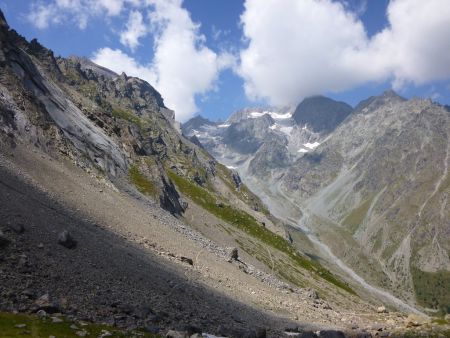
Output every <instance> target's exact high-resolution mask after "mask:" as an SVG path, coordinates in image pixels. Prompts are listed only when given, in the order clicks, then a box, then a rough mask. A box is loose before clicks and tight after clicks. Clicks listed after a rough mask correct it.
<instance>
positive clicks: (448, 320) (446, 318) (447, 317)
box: [444, 313, 450, 324]
mask: <svg viewBox="0 0 450 338" xmlns="http://www.w3.org/2000/svg"><path fill="white" fill-rule="evenodd" d="M444 319H445V320H446V321H447V322H448V323H449V324H450V313H448V314H446V315H445V317H444Z"/></svg>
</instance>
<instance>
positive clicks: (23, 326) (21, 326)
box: [14, 324, 27, 329]
mask: <svg viewBox="0 0 450 338" xmlns="http://www.w3.org/2000/svg"><path fill="white" fill-rule="evenodd" d="M14 327H15V328H18V329H23V328H25V327H27V324H16V325H14Z"/></svg>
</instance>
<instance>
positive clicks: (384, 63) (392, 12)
mask: <svg viewBox="0 0 450 338" xmlns="http://www.w3.org/2000/svg"><path fill="white" fill-rule="evenodd" d="M387 17H388V23H389V25H388V26H387V27H386V28H385V29H383V30H382V31H381V32H379V33H378V34H376V35H374V36H373V37H371V38H369V37H368V36H367V33H366V31H365V29H364V25H363V23H362V22H361V21H360V20H359V18H358V16H357V14H356V13H353V12H352V11H350V10H349V9H348V8H347V7H346V6H344V5H343V4H342V3H340V2H336V1H331V0H304V1H296V0H286V1H282V2H280V1H277V0H266V1H260V0H247V1H246V3H245V11H244V13H243V14H242V16H241V22H242V24H243V31H244V36H245V38H246V39H247V41H248V45H247V46H246V47H245V48H243V49H242V50H241V53H240V57H241V63H240V67H239V70H238V72H239V74H240V75H241V76H242V77H243V78H244V80H245V91H246V93H247V95H248V96H249V97H251V98H259V99H260V98H263V99H267V100H269V101H270V102H271V103H273V104H286V103H288V102H289V103H296V102H298V100H300V99H301V98H302V97H306V96H309V95H314V94H320V93H324V92H329V91H342V90H346V89H351V88H354V87H356V86H358V85H362V84H366V83H368V82H373V81H386V80H391V81H392V82H393V84H394V86H395V87H400V86H402V85H405V84H407V83H414V84H423V83H427V82H429V81H433V80H442V79H448V78H450V68H449V67H448V65H449V64H450V40H449V39H448V32H449V31H450V6H449V5H448V1H446V0H430V1H421V0H392V1H391V2H390V3H389V6H388V9H387Z"/></svg>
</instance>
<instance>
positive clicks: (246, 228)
mask: <svg viewBox="0 0 450 338" xmlns="http://www.w3.org/2000/svg"><path fill="white" fill-rule="evenodd" d="M169 177H170V178H171V180H172V181H173V182H174V183H175V185H176V186H177V187H178V189H179V191H180V192H181V193H182V194H184V195H186V196H187V197H189V198H190V199H191V200H192V201H194V202H195V203H196V204H198V205H199V206H201V207H202V208H204V209H206V210H207V211H209V212H210V213H212V214H213V215H215V216H216V217H218V218H220V219H222V220H223V221H225V222H227V223H229V224H231V225H233V226H235V227H236V228H238V229H240V230H241V231H243V232H245V233H246V234H248V235H250V236H251V237H253V238H256V239H258V240H259V241H261V242H262V243H263V244H265V245H268V246H270V247H272V248H274V249H276V250H279V251H280V252H282V253H284V254H285V255H287V256H288V257H289V258H290V260H291V261H292V262H293V263H294V264H295V265H296V266H298V267H301V268H303V269H306V270H308V271H310V272H313V273H314V274H315V275H317V276H320V277H321V278H323V279H325V280H326V281H328V282H329V283H331V284H334V285H336V286H338V287H340V288H342V289H343V290H346V291H347V292H349V293H352V294H355V292H354V291H353V290H352V289H351V288H350V287H349V286H348V285H347V284H346V283H344V282H342V281H340V280H339V279H337V278H336V277H334V276H333V275H332V274H331V273H330V272H329V271H328V270H327V269H325V268H324V267H323V266H322V265H320V264H319V263H318V262H316V261H313V260H310V259H309V258H307V257H304V256H302V255H300V254H299V253H298V252H297V251H296V250H295V248H294V247H293V246H291V245H290V244H289V243H288V242H287V241H286V240H285V239H284V238H283V237H281V236H279V235H276V234H274V233H273V232H271V231H269V230H267V229H266V228H265V227H263V226H262V225H261V224H259V222H258V221H257V220H256V219H255V218H253V217H252V216H251V215H249V214H247V213H246V212H244V211H241V210H238V209H235V208H233V207H231V206H229V205H226V204H224V203H221V202H222V201H219V200H218V198H216V197H215V196H214V195H213V194H212V193H210V192H209V191H208V190H206V189H204V188H202V187H200V186H198V185H196V184H195V183H193V182H191V181H189V180H187V179H185V178H183V177H181V176H179V175H177V174H175V173H174V172H173V171H170V170H169ZM285 275H286V273H285ZM296 284H298V283H296ZM300 286H301V285H300Z"/></svg>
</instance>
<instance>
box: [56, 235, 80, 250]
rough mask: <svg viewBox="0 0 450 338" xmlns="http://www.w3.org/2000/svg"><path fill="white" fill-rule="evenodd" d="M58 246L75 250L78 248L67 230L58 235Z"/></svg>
mask: <svg viewBox="0 0 450 338" xmlns="http://www.w3.org/2000/svg"><path fill="white" fill-rule="evenodd" d="M58 244H60V245H62V246H63V247H66V248H67V249H75V248H76V247H77V241H76V240H75V239H74V238H73V237H72V235H71V234H70V233H69V231H67V230H64V231H63V232H61V233H60V234H59V235H58Z"/></svg>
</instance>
